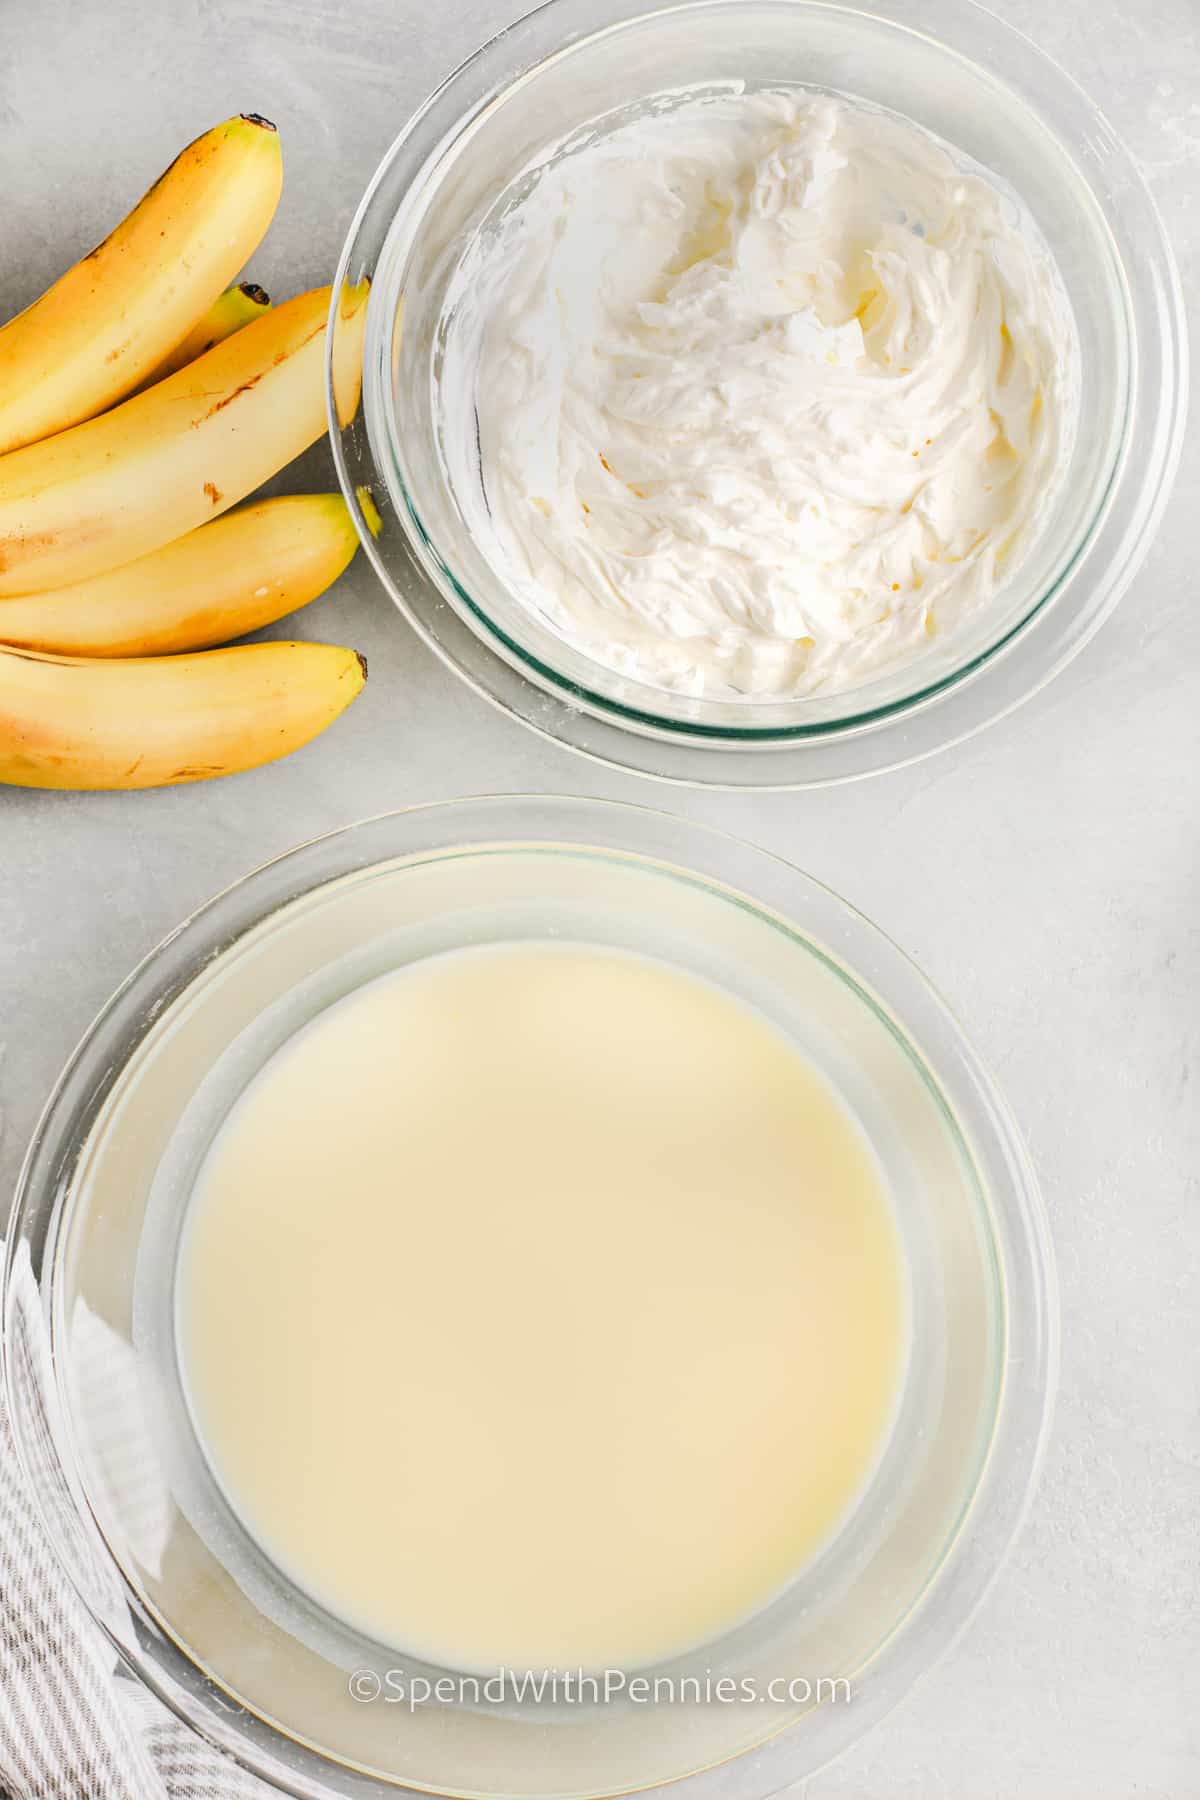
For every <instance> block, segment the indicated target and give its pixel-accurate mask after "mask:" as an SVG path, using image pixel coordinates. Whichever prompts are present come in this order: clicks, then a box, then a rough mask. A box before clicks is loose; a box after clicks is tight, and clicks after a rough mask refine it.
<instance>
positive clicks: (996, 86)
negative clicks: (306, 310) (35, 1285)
mask: <svg viewBox="0 0 1200 1800" xmlns="http://www.w3.org/2000/svg"><path fill="white" fill-rule="evenodd" d="M730 78H737V79H741V80H744V81H745V82H746V83H747V84H748V85H750V86H778V85H781V84H790V85H797V86H803V87H807V88H812V89H817V90H824V91H833V92H840V93H844V94H847V95H849V96H852V97H858V98H860V99H863V100H865V101H867V102H869V103H875V104H880V105H884V106H886V107H889V108H890V109H892V110H893V111H898V112H901V113H904V114H907V115H908V116H909V117H911V118H913V119H915V120H916V121H917V122H918V123H919V124H921V125H923V126H925V127H927V128H928V129H929V130H931V131H933V132H935V133H937V134H938V135H939V136H941V137H943V138H944V139H946V140H947V141H948V142H949V143H950V144H952V145H954V146H955V147H956V148H958V149H959V150H961V151H963V152H965V153H967V154H968V155H969V156H971V157H974V158H975V159H976V160H977V161H978V162H980V163H982V164H983V165H984V166H985V167H986V168H988V169H990V170H992V171H993V172H994V173H995V174H996V175H998V176H999V177H1000V178H1001V179H1002V180H1004V181H1006V182H1007V183H1008V184H1009V186H1010V187H1012V188H1013V189H1015V190H1016V192H1017V193H1018V194H1019V195H1020V196H1021V197H1022V198H1023V200H1024V202H1025V204H1026V206H1027V207H1028V209H1029V211H1030V212H1031V213H1032V214H1033V216H1034V218H1035V220H1036V222H1037V224H1038V226H1039V227H1040V229H1041V232H1042V234H1043V236H1044V238H1045V239H1046V241H1047V243H1048V244H1049V246H1050V248H1051V249H1052V251H1053V253H1054V255H1055V258H1056V260H1057V262H1058V266H1059V268H1060V270H1061V272H1062V276H1063V279H1064V281H1065V284H1066V287H1067V290H1068V293H1069V295H1070V298H1071V302H1072V305H1073V308H1074V311H1075V316H1076V320H1077V324H1078V330H1079V338H1080V348H1081V371H1082V395H1081V404H1080V417H1079V428H1078V431H1077V434H1076V438H1075V444H1074V449H1073V451H1072V453H1071V457H1070V462H1069V465H1068V467H1067V469H1066V470H1065V472H1064V475H1063V479H1062V485H1061V489H1060V494H1059V499H1058V502H1057V505H1056V507H1054V508H1052V509H1051V517H1050V519H1049V520H1048V522H1047V525H1046V527H1045V529H1044V530H1043V531H1042V532H1041V534H1040V536H1039V537H1038V538H1037V540H1036V542H1034V543H1033V544H1032V546H1031V547H1030V548H1029V550H1028V552H1027V553H1026V555H1025V556H1024V558H1023V560H1022V561H1021V562H1020V563H1019V564H1018V566H1017V567H1016V569H1015V571H1014V573H1013V575H1012V578H1011V579H1010V581H1009V583H1008V584H1007V585H1006V586H1005V587H1004V588H1003V589H1002V591H1001V592H1000V593H999V594H998V595H997V596H996V598H995V599H994V601H993V602H992V603H991V604H990V605H989V606H987V607H985V608H983V609H981V611H980V613H979V614H978V615H977V616H975V617H974V618H973V619H970V620H968V621H967V622H966V623H965V624H964V626H963V627H962V628H961V629H960V630H959V631H958V632H956V633H954V634H951V635H949V636H948V637H947V639H946V640H945V642H944V644H941V645H937V646H933V647H931V650H930V652H929V653H928V654H927V655H925V656H923V657H922V658H919V659H917V660H916V661H915V662H913V663H910V664H908V665H905V666H903V667H899V668H897V669H896V670H894V671H891V672H888V673H886V674H884V675H881V676H879V677H877V678H875V679H873V680H871V681H869V682H867V683H865V684H863V685H862V686H860V687H858V688H856V689H854V690H853V691H851V692H848V693H844V694H839V695H834V696H824V697H822V696H821V695H819V694H818V695H814V696H812V697H811V698H807V699H801V700H775V701H771V702H769V703H768V702H742V701H729V700H704V701H700V700H696V699H689V698H687V697H683V696H673V695H668V694H666V693H665V692H663V691H661V690H659V689H655V688H651V687H648V686H645V685H644V684H640V683H637V682H633V681H630V680H628V679H624V678H622V677H619V676H616V675H614V674H612V673H611V672H608V671H606V670H604V669H602V668H601V667H600V665H599V664H597V663H596V662H594V661H592V660H590V659H589V658H588V657H586V656H585V655H583V654H582V653H581V652H579V651H578V650H576V649H574V648H573V647H571V646H569V645H567V644H566V643H565V642H564V641H563V640H562V639H560V638H559V637H558V636H557V635H556V634H555V633H554V632H553V631H551V630H550V629H549V627H548V626H544V625H541V624H539V622H538V621H537V620H536V619H535V618H534V617H533V615H532V614H531V613H530V612H529V610H528V609H527V608H526V607H524V606H523V605H522V604H521V602H520V601H519V600H518V599H516V598H515V597H514V596H513V595H512V594H511V593H510V592H509V591H508V590H507V589H506V587H505V585H504V583H503V582H502V580H500V578H498V576H497V575H496V573H495V571H494V570H493V569H492V567H491V566H490V564H489V563H488V561H487V560H486V559H485V557H484V556H483V554H482V552H481V550H480V548H479V547H478V545H477V544H476V543H475V542H474V541H473V540H472V536H471V533H470V532H469V531H468V529H467V527H466V525H465V523H464V521H463V517H462V515H461V512H460V510H459V506H458V502H457V499H456V496H455V493H454V489H453V484H452V482H451V481H450V479H449V478H448V476H447V473H446V465H445V459H444V456H443V454H442V451H441V448H440V445H439V437H438V428H437V419H436V414H435V408H434V401H433V373H434V370H435V367H436V365H437V364H438V360H439V358H440V356H441V353H442V344H441V327H442V324H443V302H444V300H445V296H446V291H447V285H448V282H449V281H450V278H451V277H452V275H453V273H454V270H455V268H456V266H457V263H458V261H459V258H460V256H461V254H462V251H463V248H464V246H465V244H466V243H467V242H468V241H469V239H470V237H471V236H472V234H473V232H474V231H475V229H476V227H477V226H478V225H479V223H480V221H481V220H482V219H483V218H484V217H485V216H486V215H487V214H488V212H489V209H491V208H492V207H493V206H494V205H495V204H496V202H497V200H498V198H499V197H500V196H501V194H502V193H503V192H504V190H505V189H506V188H507V187H508V186H509V184H510V182H511V181H512V179H513V177H514V176H515V175H516V174H517V173H518V172H519V171H520V170H521V169H522V168H523V167H524V166H525V165H526V164H527V163H528V162H529V161H530V159H531V158H532V157H534V156H535V155H536V154H537V153H538V152H539V150H541V149H543V148H544V147H545V146H546V145H547V144H548V143H552V142H554V141H556V140H557V139H558V138H559V137H560V136H562V135H563V134H564V133H565V132H567V131H569V130H571V129H573V128H574V127H576V126H578V125H579V124H580V123H581V122H583V121H585V120H587V119H590V118H594V117H596V116H598V115H600V114H603V113H606V112H609V111H611V110H613V109H617V108H622V107H628V106H630V105H632V104H634V103H636V102H637V101H638V100H639V99H642V98H644V97H645V96H646V95H648V94H650V93H653V92H655V91H659V90H661V89H663V88H666V87H670V88H678V87H684V86H691V85H703V84H706V83H711V82H713V81H718V80H728V79H730ZM363 277H367V278H369V279H370V281H371V283H372V292H371V298H370V303H369V307H368V320H367V330H366V341H365V348H364V352H363V356H364V371H363V405H362V410H361V413H360V415H359V416H358V418H356V419H355V420H354V421H353V422H351V423H350V424H349V425H346V426H341V425H339V424H338V422H337V420H336V417H335V416H334V414H333V412H332V410H331V432H332V439H333V446H334V454H335V458H336V461H337V465H338V471H339V475H340V479H341V481H342V485H343V487H344V489H345V492H346V496H347V499H348V500H349V503H350V505H351V508H352V510H353V511H354V514H355V517H356V520H357V522H358V526H359V530H360V533H361V535H362V538H363V542H364V544H365V546H366V549H367V553H368V555H369V556H370V558H371V560H372V562H373V563H374V566H375V569H376V571H377V572H378V574H379V576H380V578H381V579H382V581H383V583H384V586H385V587H386V588H387V591H388V592H389V594H390V595H391V597H392V599H393V600H394V601H395V603H396V604H397V606H399V608H400V609H401V611H402V612H403V613H404V614H405V615H406V617H407V618H408V619H409V620H410V622H411V623H412V624H413V625H414V626H415V627H416V629H417V630H418V631H419V632H420V633H421V635H422V636H423V637H424V638H425V640H426V641H427V642H428V643H429V644H430V645H431V647H432V648H433V649H434V650H436V651H437V652H438V654H439V655H440V656H442V658H443V659H444V660H445V661H446V662H447V663H448V664H449V665H450V667H451V668H453V669H455V670H457V672H458V673H459V674H460V675H462V676H463V677H464V679H465V680H467V681H468V682H469V683H470V684H471V685H472V686H473V687H475V688H476V689H477V690H478V691H479V692H480V693H482V694H484V695H485V696H486V697H487V698H489V699H491V700H493V701H495V702H496V703H497V704H498V705H499V706H501V707H502V708H503V709H504V710H506V711H508V712H510V713H512V714H513V715H514V716H515V717H517V718H519V719H522V720H524V722H525V723H526V724H528V725H532V726H533V727H534V728H535V729H536V730H538V731H540V732H542V733H543V734H544V735H545V736H547V737H550V738H553V739H555V740H557V741H558V742H560V743H563V744H566V745H568V746H570V747H571V748H572V749H575V750H579V751H583V752H585V753H586V754H588V755H590V756H592V757H595V758H598V759H599V760H601V761H604V762H607V763H610V764H613V765H615V766H618V767H621V768H625V769H630V770H634V771H637V772H639V773H642V774H646V775H652V776H657V777H660V778H663V779H667V780H672V781H679V782H690V783H696V784H705V785H716V786H726V787H760V786H761V787H803V786H810V785H818V784H822V783H827V782H833V781H839V780H845V779H849V778H852V777H854V776H859V775H864V774H868V773H872V772H874V771H877V770H879V769H883V768H887V767H894V766H897V765H899V764H902V763H905V762H909V761H912V760H914V759H916V758H918V757H921V756H924V755H927V754H929V753H930V752H932V751H933V750H936V749H939V748H941V747H943V746H945V745H948V744H951V743H954V742H957V741H959V740H960V739H962V738H963V737H965V736H967V735H969V734H970V733H971V732H973V731H975V730H977V729H979V728H980V727H981V726H983V725H984V724H986V723H988V722H989V721H990V720H992V719H995V718H998V717H999V716H1001V715H1002V714H1004V713H1006V712H1007V711H1009V710H1010V709H1011V708H1012V707H1014V706H1015V705H1016V704H1018V702H1019V701H1021V700H1022V699H1024V698H1025V697H1026V696H1027V695H1028V694H1030V693H1032V692H1034V691H1035V690H1036V689H1037V688H1039V687H1040V686H1041V685H1042V684H1043V683H1044V682H1046V681H1047V680H1048V679H1049V678H1050V677H1051V676H1052V675H1053V674H1055V673H1056V671H1057V670H1059V669H1060V668H1062V667H1063V665H1064V664H1065V663H1066V662H1067V661H1068V660H1069V658H1070V657H1071V656H1073V655H1074V654H1075V653H1076V652H1077V651H1078V650H1079V649H1080V647H1081V646H1082V645H1083V644H1084V643H1085V642H1086V641H1087V639H1088V638H1089V637H1090V636H1091V635H1092V633H1093V632H1094V631H1095V630H1096V628H1097V626H1098V625H1099V624H1100V622H1101V621H1102V619H1103V618H1104V617H1105V616H1106V615H1107V613H1108V612H1109V611H1111V609H1112V607H1113V606H1114V605H1115V604H1116V602H1117V600H1118V598H1119V597H1120V595H1121V594H1122V592H1123V591H1124V589H1125V588H1126V587H1127V586H1128V584H1129V582H1130V580H1131V578H1132V576H1133V574H1134V572H1135V570H1136V568H1137V566H1138V564H1139V562H1140V560H1141V558H1142V556H1143V555H1144V553H1145V551H1146V549H1147V547H1148V544H1149V542H1150V539H1151V536H1152V534H1153V531H1154V528H1155V525H1156V522H1157V520H1158V517H1159V514H1160V512H1161V509H1162V506H1163V504H1164V501H1165V499H1166V495H1167V492H1168V489H1169V487H1170V482H1171V478H1172V476H1173V473H1174V470H1175V465H1176V461H1177V457H1178V452H1179V448H1180V443H1181V438H1182V431H1183V423H1184V414H1185V400H1186V338H1185V327H1184V321H1183V309H1182V298H1181V291H1180V286H1179V280H1178V276H1177V274H1176V270H1175V265H1174V262H1173V259H1172V255H1171V251H1170V248H1169V245H1168V243H1167V240H1166V238H1165V236H1164V233H1163V228H1162V225H1161V223H1160V220H1159V218H1158V215H1157V212H1156V210H1155V207H1154V203H1153V201H1152V200H1151V198H1150V195H1149V193H1148V191H1147V189H1146V187H1145V185H1144V183H1143V182H1142V180H1141V177H1140V175H1139V173H1138V170H1137V167H1136V165H1135V163H1134V161H1133V159H1132V158H1131V156H1130V155H1129V153H1128V152H1127V151H1126V150H1125V149H1124V148H1123V147H1122V145H1121V144H1120V143H1119V142H1118V141H1117V139H1116V138H1115V136H1114V135H1113V132H1112V130H1111V128H1110V127H1109V125H1108V124H1107V122H1106V121H1105V119H1104V118H1103V117H1102V115H1101V114H1100V113H1099V112H1098V111H1097V110H1096V108H1095V107H1094V106H1093V105H1092V104H1091V103H1090V101H1089V100H1088V99H1087V98H1086V96H1085V95H1084V94H1083V93H1082V92H1081V91H1080V89H1079V88H1078V87H1076V86H1075V84H1074V83H1073V82H1072V81H1071V80H1070V78H1069V77H1068V76H1067V75H1065V74H1064V73H1063V72H1062V71H1061V70H1060V69H1058V68H1057V67H1056V65H1055V64H1054V63H1052V62H1051V61H1050V60H1049V59H1048V58H1047V57H1045V56H1043V55H1042V54H1041V52H1040V51H1038V50H1036V49H1035V48H1034V46H1033V45H1032V44H1030V43H1029V42H1028V41H1027V40H1026V39H1025V38H1024V37H1022V36H1021V35H1020V34H1019V33H1017V32H1016V31H1014V30H1012V29H1010V28H1009V27H1008V26H1006V25H1004V24H1003V23H1002V22H1001V21H1000V20H998V19H996V18H994V17H993V16H992V15H991V14H990V13H988V12H985V11H984V10H983V9H982V8H981V7H979V6H976V5H974V4H973V3H972V0H868V4H867V5H865V6H864V5H859V4H858V3H857V0H550V4H548V5H546V6H543V7H542V8H540V10H538V11H537V12H534V13H531V14H530V15H529V16H528V17H527V18H525V19H523V20H521V21H520V22H519V23H518V24H516V25H514V26H512V27H511V28H510V29H508V30H507V31H505V32H503V33H502V34H501V35H500V36H499V37H497V38H495V39H493V41H492V42H491V43H489V44H487V45H486V46H485V47H484V48H483V49H481V50H480V51H478V52H477V54H476V55H475V56H473V57H472V58H471V59H470V60H469V61H468V62H467V63H465V64H464V65H463V67H462V68H461V69H459V71H458V72H457V73H456V74H454V75H452V76H451V77H450V79H449V80H448V81H447V82H445V83H444V84H443V86H442V87H440V88H439V89H438V90H437V92H436V93H435V94H434V95H433V96H432V97H431V98H430V99H429V100H428V101H427V102H426V103H425V105H424V106H423V107H422V108H421V110H420V111H419V112H418V113H417V114H416V115H415V117H414V118H413V119H411V120H410V121H409V123H408V124H407V125H406V126H405V128H404V130H403V131H402V132H401V134H400V136H399V137H398V138H397V139H396V141H395V143H394V144H393V145H392V148H391V149H390V150H389V151H388V153H387V155H386V156H385V157H384V159H383V162H382V163H381V165H380V167H379V169H378V171H377V173H376V175H375V178H374V180H373V181H372V183H371V185H370V187H369V188H368V190H367V193H366V195H365V197H364V199H363V201H362V204H361V206H360V207H359V210H358V214H357V217H356V218H355V220H354V223H353V225H352V227H351V229H350V233H349V236H348V238H347V241H346V245H345V248H344V250H343V253H342V259H341V263H340V266H339V270H338V280H337V283H336V288H337V289H340V287H341V283H342V281H343V280H349V281H352V282H356V281H358V280H360V279H362V278H363ZM336 335H337V321H336V318H335V319H334V320H333V321H332V325H331V332H330V342H331V346H332V344H333V342H334V340H335V338H336Z"/></svg>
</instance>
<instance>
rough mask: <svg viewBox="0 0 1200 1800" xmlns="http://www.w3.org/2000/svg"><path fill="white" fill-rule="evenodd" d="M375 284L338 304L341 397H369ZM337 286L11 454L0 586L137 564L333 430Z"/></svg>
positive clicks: (4, 492) (1, 519) (347, 403)
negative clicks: (328, 346) (331, 339)
mask: <svg viewBox="0 0 1200 1800" xmlns="http://www.w3.org/2000/svg"><path fill="white" fill-rule="evenodd" d="M366 296H367V289H366V283H365V282H364V283H361V284H360V285H359V286H358V287H356V288H350V287H347V288H346V289H345V290H344V291H343V293H342V295H341V296H340V300H339V320H338V330H337V343H336V345H335V356H334V393H335V397H336V404H337V412H338V416H339V418H340V419H342V420H343V421H348V420H349V419H350V418H352V417H353V415H354V412H355V410H356V408H357V405H358V392H359V383H360V380H361V376H362V341H363V331H364V329H365V325H366V314H367V308H366ZM329 301H330V290H329V289H328V288H317V289H315V290H314V291H313V292H311V293H308V294H301V295H299V296H298V297H297V298H296V299H295V300H289V301H287V302H286V303H285V304H284V305H283V306H279V307H274V308H272V309H271V311H270V312H267V313H264V314H263V315H262V317H261V318H258V319H256V320H255V321H254V323H253V324H252V325H245V326H243V328H242V329H241V331H238V332H235V333H234V335H233V336H232V337H231V338H227V339H226V341H225V342H224V343H223V344H218V345H216V347H215V348H214V349H212V350H209V351H207V352H206V354H205V355H203V356H200V357H197V359H196V361H195V362H192V363H189V364H188V365H187V367H186V368H183V369H180V370H179V371H178V373H177V374H175V375H168V376H167V379H166V380H165V381H159V382H156V383H155V385H154V386H153V387H152V388H147V390H146V392H145V393H144V394H136V395H135V396H134V397H133V398H132V399H131V400H126V401H125V402H124V403H123V404H122V405H121V406H117V407H114V408H113V410H112V411H111V412H107V413H105V414H104V415H103V417H102V418H99V419H89V420H88V421H87V422H86V423H85V424H83V425H76V426H74V427H73V428H72V429H71V430H70V431H62V432H60V433H59V434H58V436H57V437H53V438H48V439H46V441H45V442H44V443H41V444H29V445H27V446H26V447H25V448H24V449H22V450H11V451H10V452H9V453H8V455H7V456H3V457H0V595H5V594H31V593H42V592H44V591H45V590H46V589H47V588H55V587H64V586H66V585H67V584H68V583H71V582H77V581H87V580H89V579H90V578H91V577H92V576H93V575H99V574H102V573H103V572H104V571H105V570H106V569H114V568H117V567H119V566H120V565H121V564H122V563H127V562H133V561H134V560H135V559H136V558H138V557H141V556H146V555H147V554H148V553H149V552H150V551H152V550H157V549H159V548H160V547H161V546H162V545H163V544H169V543H171V542H172V541H173V539H175V538H177V537H181V536H182V535H183V533H184V532H185V531H192V530H194V529H195V527H196V526H197V525H202V524H204V523H205V522H206V521H207V520H208V519H211V518H215V516H216V515H217V514H218V513H221V512H224V511H225V510H226V508H228V507H230V506H233V505H234V504H235V503H236V502H237V501H238V500H241V499H244V497H245V496H246V495H247V494H249V493H251V492H252V491H253V490H254V489H255V488H256V487H258V486H259V485H260V483H262V482H264V481H266V480H267V478H268V477H269V476H271V475H274V474H275V473H276V471H277V470H278V469H281V468H282V467H283V465H284V464H285V463H288V462H291V460H292V458H293V457H296V456H299V454H300V452H301V451H302V450H305V449H307V448H308V446H309V444H311V443H313V442H314V441H315V440H316V439H317V438H319V437H320V436H321V435H322V434H323V432H324V431H325V426H326V418H325V375H324V352H325V337H326V322H327V316H328V310H329Z"/></svg>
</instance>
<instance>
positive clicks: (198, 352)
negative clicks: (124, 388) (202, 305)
mask: <svg viewBox="0 0 1200 1800" xmlns="http://www.w3.org/2000/svg"><path fill="white" fill-rule="evenodd" d="M270 304H271V296H270V294H268V293H267V292H266V291H265V289H263V288H260V287H259V286H258V285H257V284H256V283H255V282H253V281H239V282H237V283H236V284H235V285H234V286H233V287H228V288H226V289H225V292H224V293H223V294H219V295H218V296H217V298H216V299H215V300H214V301H213V303H212V305H211V306H210V307H209V309H208V311H207V312H206V313H205V315H204V317H203V318H202V319H201V320H200V321H199V323H198V324H196V325H193V326H192V329H191V330H190V331H189V332H188V334H187V336H186V337H184V338H181V339H180V340H179V342H178V343H177V344H176V346H175V348H174V349H173V350H172V351H171V353H170V355H169V356H165V357H164V358H163V360H162V362H160V363H159V364H158V366H157V367H156V368H153V369H151V371H150V373H149V375H147V376H146V379H145V380H144V381H139V383H138V385H137V389H136V390H135V391H136V392H137V393H139V394H140V393H141V391H142V389H143V388H148V387H153V385H154V383H155V382H156V381H164V380H165V379H166V377H167V376H168V375H174V373H175V371H176V370H177V369H182V368H183V367H184V366H185V364H187V363H190V362H195V360H196V358H197V357H198V356H203V355H204V352H205V351H206V350H211V349H212V347H213V345H214V344H223V343H224V342H225V339H226V338H228V337H232V336H233V334H234V332H235V331H240V330H241V329H242V326H243V325H249V323H250V321H251V319H258V318H261V316H262V314H263V313H264V312H266V310H267V308H268V307H269V306H270Z"/></svg>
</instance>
